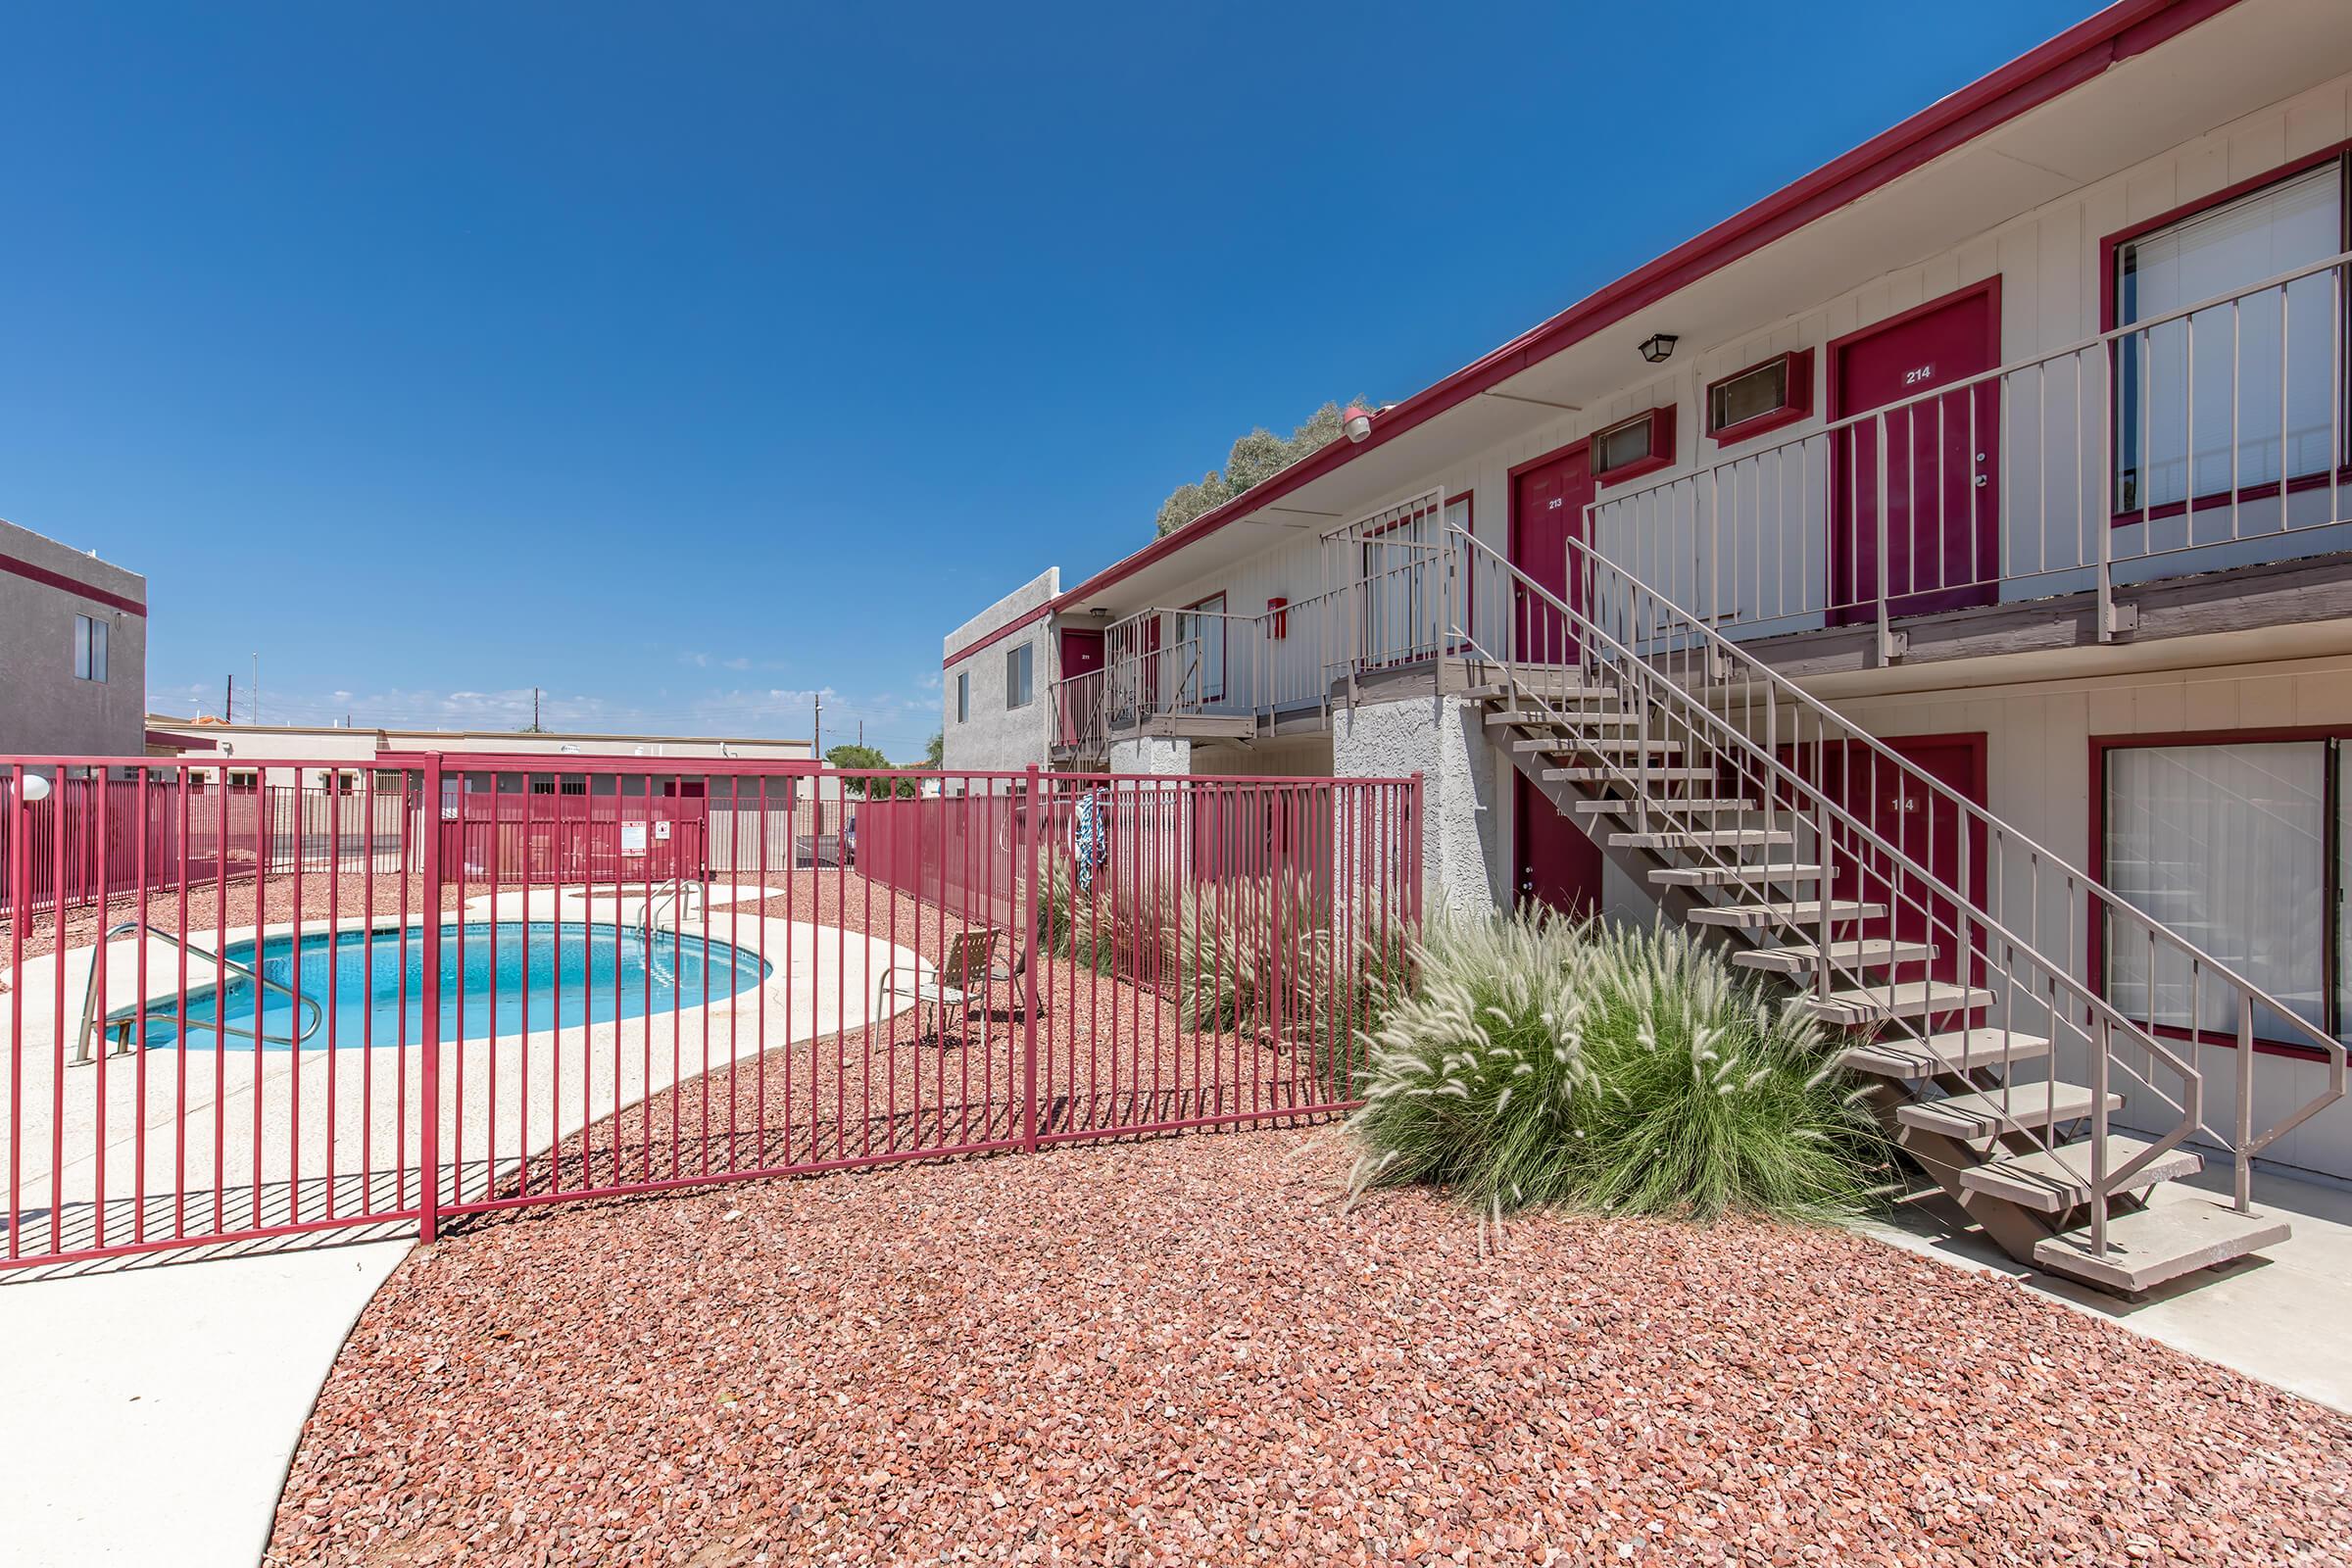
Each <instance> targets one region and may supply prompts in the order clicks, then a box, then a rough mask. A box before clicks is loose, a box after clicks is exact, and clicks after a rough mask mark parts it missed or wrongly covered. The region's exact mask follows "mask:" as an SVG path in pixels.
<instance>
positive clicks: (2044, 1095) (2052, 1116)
mask: <svg viewBox="0 0 2352 1568" xmlns="http://www.w3.org/2000/svg"><path fill="white" fill-rule="evenodd" d="M2123 1103H2124V1097H2123V1096H2121V1095H2118V1094H2110V1095H2108V1097H2107V1108H2108V1109H2109V1110H2116V1109H2119V1108H2121V1107H2122V1105H2123ZM2091 1104H2092V1096H2091V1093H2090V1091H2089V1090H2087V1089H2085V1088H2083V1087H2082V1085H2081V1084H2070V1083H2067V1082H2066V1081H2065V1080H2063V1079H2047V1078H2045V1079H2043V1080H2041V1081H2040V1082H2038V1083H2031V1084H2011V1085H2009V1086H2007V1087H2006V1088H2002V1089H1988V1090H1981V1091H1979V1092H1977V1093H1975V1094H1968V1095H1953V1096H1951V1097H1949V1098H1948V1099H1944V1100H1923V1101H1919V1102H1917V1103H1913V1104H1909V1105H1898V1106H1896V1107H1895V1112H1894V1114H1895V1119H1896V1120H1898V1121H1900V1122H1901V1123H1902V1124H1903V1125H1904V1126H1906V1127H1915V1128H1917V1129H1918V1130H1919V1131H1921V1132H1923V1133H1940V1134H1942V1135H1943V1136H1944V1137H1946V1138H1959V1139H1976V1138H1992V1137H1996V1136H1998V1135H1999V1134H2002V1133H2007V1132H2015V1131H2017V1130H2018V1129H2019V1128H2021V1127H2048V1126H2051V1125H2053V1124H2055V1123H2058V1122H2065V1121H2077V1120H2080V1119H2081V1118H2082V1117H2084V1116H2087V1115H2089V1114H2090V1111H2091Z"/></svg>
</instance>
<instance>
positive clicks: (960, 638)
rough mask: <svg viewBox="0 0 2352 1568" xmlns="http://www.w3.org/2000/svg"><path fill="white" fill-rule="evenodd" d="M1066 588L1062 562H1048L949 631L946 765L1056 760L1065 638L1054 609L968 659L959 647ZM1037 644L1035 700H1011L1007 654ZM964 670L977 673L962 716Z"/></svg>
mask: <svg viewBox="0 0 2352 1568" xmlns="http://www.w3.org/2000/svg"><path fill="white" fill-rule="evenodd" d="M1059 592H1061V568H1060V567H1059V566H1049V567H1048V568H1047V569H1046V570H1045V571H1044V572H1042V573H1040V574H1039V575H1038V576H1036V577H1033V578H1031V579H1030V580H1029V581H1027V582H1025V583H1023V584H1022V585H1021V586H1020V587H1018V588H1016V589H1014V590H1013V591H1012V592H1011V593H1009V594H1006V595H1005V597H1004V598H1002V599H1000V600H998V601H997V602H996V603H995V604H993V605H991V606H989V607H988V609H986V610H984V611H982V612H981V613H979V614H977V615H974V616H973V617H972V618H971V619H970V620H967V621H965V622H964V623H963V624H962V625H960V626H958V627H956V629H955V630H954V631H953V632H951V633H949V634H948V637H947V639H946V642H945V644H944V645H943V646H942V648H941V655H942V658H943V660H944V661H947V662H943V663H942V665H941V679H940V734H941V736H942V737H943V739H942V743H941V753H940V758H941V765H942V766H943V767H947V768H949V769H958V768H1022V767H1027V766H1029V765H1030V764H1031V763H1035V764H1036V765H1038V766H1040V767H1045V766H1050V765H1051V764H1052V762H1053V756H1052V752H1051V750H1050V743H1051V741H1052V737H1053V714H1054V681H1055V680H1056V679H1058V678H1059V677H1060V674H1061V661H1060V657H1059V654H1058V651H1057V650H1058V645H1059V639H1058V638H1057V637H1056V636H1055V635H1054V629H1053V621H1052V617H1051V616H1043V617H1040V618H1038V619H1036V620H1034V621H1032V622H1031V623H1030V624H1029V625H1027V626H1024V627H1022V629H1021V630H1019V631H1018V632H1015V633H1013V634H1011V635H1010V636H1006V637H1003V638H1000V639H998V640H997V641H996V642H993V643H990V644H989V645H988V646H987V647H986V648H982V649H979V650H977V651H976V652H974V653H972V654H970V655H968V656H966V657H965V658H962V659H955V658H954V657H953V656H954V655H955V654H956V653H957V652H958V651H959V650H962V649H965V648H968V647H970V646H971V644H972V643H974V642H975V641H977V640H979V639H980V638H982V637H986V636H987V635H988V634H989V633H991V632H993V631H995V630H997V629H998V628H999V627H1001V626H1005V625H1008V624H1011V623H1012V622H1014V621H1018V620H1020V619H1022V618H1023V617H1024V616H1029V615H1034V614H1036V613H1037V612H1038V611H1039V610H1041V609H1043V608H1044V607H1045V605H1046V604H1047V603H1048V602H1049V601H1050V600H1052V599H1053V598H1054V595H1056V594H1058V593H1059ZM1023 645H1027V646H1028V648H1029V649H1030V656H1029V657H1030V666H1029V667H1030V681H1029V690H1030V696H1029V701H1028V702H1026V703H1024V704H1022V705H1021V706H1020V707H1018V708H1013V707H1009V706H1007V704H1006V702H1005V698H1006V695H1007V694H1006V692H1005V654H1006V653H1007V652H1008V651H1009V650H1011V649H1015V648H1019V647H1021V646H1023ZM958 676H964V677H968V678H969V679H970V681H971V706H970V711H969V712H968V714H967V715H966V716H965V717H963V718H961V719H958V718H957V717H956V679H957V677H958Z"/></svg>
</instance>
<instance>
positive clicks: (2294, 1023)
mask: <svg viewBox="0 0 2352 1568" xmlns="http://www.w3.org/2000/svg"><path fill="white" fill-rule="evenodd" d="M1472 543H1477V546H1480V548H1482V550H1487V553H1489V555H1494V550H1492V548H1489V546H1484V543H1480V541H1472ZM1569 562H1571V571H1574V569H1576V564H1578V562H1581V566H1583V569H1581V573H1578V581H1581V583H1583V585H1586V602H1588V604H1593V602H1594V588H1597V585H1599V578H1601V573H1606V576H1609V578H1616V581H1621V583H1623V585H1625V588H1628V590H1630V595H1625V602H1628V607H1630V600H1633V595H1646V597H1648V600H1651V604H1653V607H1658V609H1660V612H1665V613H1670V615H1672V625H1670V627H1668V632H1670V637H1672V639H1675V642H1680V644H1687V647H1698V649H1705V654H1707V662H1705V670H1707V672H1710V679H1712V670H1715V667H1717V665H1729V667H1734V670H1739V672H1740V674H1742V677H1745V679H1750V682H1762V684H1764V689H1766V691H1769V694H1771V696H1774V701H1788V703H1792V706H1797V708H1799V710H1804V712H1809V714H1811V717H1813V719H1816V721H1818V724H1821V726H1823V729H1825V731H1837V738H1839V743H1844V745H1853V748H1863V750H1865V753H1868V755H1870V757H1872V764H1875V766H1882V764H1884V766H1888V768H1893V773H1895V776H1898V778H1903V780H1905V790H1910V788H1922V790H1927V792H1929V795H1934V797H1936V800H1940V802H1942V804H1945V807H1947V809H1952V811H1954V813H1957V815H1959V820H1964V823H1974V825H1978V827H1981V830H1983V832H1985V835H1987V839H1989V837H1999V839H2006V842H2009V844H2011V847H2016V849H2018V851H2023V854H2025V856H2028V858H2030V860H2034V862H2039V867H2046V870H2048V872H2051V874H2053V877H2058V879H2060V882H2063V884H2065V889H2070V891H2080V894H2082V896H2083V901H2086V907H2088V909H2091V914H2093V921H2091V926H2088V929H2086V933H2083V936H2086V938H2091V941H2105V938H2110V931H2112V924H2119V926H2127V929H2129V931H2131V933H2133V938H2135V941H2140V938H2145V943H2147V948H2150V961H2147V1010H2150V1018H2147V1022H2145V1025H2142V1022H2140V1020H2133V1018H2131V1015H2129V1013H2122V1008H2117V1006H2112V1004H2107V1002H2105V997H2098V1008H2100V1013H2107V1015H2110V1020H2119V1022H2124V1025H2127V1027H2129V1030H2131V1034H2135V1037H2138V1044H2140V1049H2157V1051H2159V1054H2162V1055H2166V1057H2171V1060H2176V1062H2178V1060H2180V1057H2176V1055H2174V1054H2171V1051H2164V1049H2162V1046H2157V1034H2159V1030H2169V1027H2174V1025H2157V1022H2154V1010H2157V990H2159V971H2157V948H2162V950H2166V953H2169V955H2171V956H2174V959H2176V961H2180V964H2185V966H2187V971H2189V976H2192V980H2189V997H2192V1002H2189V1013H2187V1020H2189V1022H2187V1025H2185V1034H2187V1037H2189V1042H2201V1039H2206V1037H2209V1034H2211V1032H2209V1030H2206V1027H2204V1025H2201V1022H2199V1018H2201V1010H2199V1008H2197V999H2199V983H2201V980H2204V978H2213V980H2218V983H2223V985H2225V987H2229V990H2234V992H2236V1008H2234V1013H2236V1049H2239V1057H2236V1116H2234V1121H2236V1128H2234V1136H2232V1138H2223V1136H2221V1133H2218V1131H2216V1128H2206V1131H2209V1133H2213V1136H2216V1140H2221V1143H2223V1145H2225V1148H2229V1152H2232V1156H2234V1163H2236V1168H2234V1178H2236V1180H2234V1201H2236V1208H2239V1210H2246V1208H2248V1206H2251V1190H2248V1187H2251V1159H2253V1156H2256V1154H2260V1152H2263V1150H2268V1148H2272V1145H2275V1143H2277V1140H2279V1138H2281V1136H2286V1133H2288V1131H2293V1128H2295V1126H2303V1124H2305V1121H2307V1119H2310V1116H2315V1114H2319V1112H2322V1109H2327V1107H2328V1104H2333V1103H2335V1101H2340V1098H2342V1096H2345V1055H2347V1054H2345V1046H2342V1042H2338V1039H2333V1037H2330V1034H2328V1032H2327V1030H2319V1027H2317V1025H2312V1022H2307V1020H2305V1018H2300V1015H2298V1013H2295V1010H2293V1008H2288V1004H2286V1002H2281V999H2279V997H2275V995H2270V992H2268V990H2263V987H2260V985H2256V983H2253V980H2248V978H2246V976H2244V973H2239V971H2236V968H2232V966H2229V964H2225V961H2221V959H2218V956H2213V955H2211V953H2206V950H2204V948H2199V945H2197V943H2192V941H2189V938H2185V936H2182V933H2178V931H2174V929H2171V926H2166V924H2164V921H2159V919H2157V917H2152V914H2147V912H2145V909H2140V907H2135V906H2131V903H2129V901H2127V898H2124V896H2122V894H2117V891H2115V889H2110V886H2107V884H2103V882H2100V879H2098V877H2091V874H2088V872H2086V870H2082V867H2077V865H2072V862H2070V860H2068V858H2065V856H2060V854H2056V851H2051V849H2048V847H2046V844H2041V842H2036V839H2033V837H2030V835H2025V832H2021V830H2018V827H2013V825H2011V823H2006V820H2004V818H1997V815H1994V813H1992V811H1989V809H1985V807H1978V804H1976V802H1971V800H1966V797H1964V795H1959V792H1957V790H1952V788H1950V785H1945V783H1942V780H1940V778H1934V776H1931V773H1924V771H1922V768H1917V766H1915V764H1910V761H1907V760H1905V757H1900V755H1898V753H1893V750H1891V748H1888V745H1884V743H1882V741H1880V738H1875V736H1870V733H1868V731H1863V729H1860V726H1858V724H1853V721H1851V719H1846V717H1841V714H1839V712H1837V710H1835V708H1830V706H1825V703H1821V701H1818V698H1813V696H1811V694H1806V691H1804V689H1801V686H1797V684H1794V682H1789V679H1788V677H1786V674H1781V672H1776V670H1771V667H1769V665H1764V662H1762V661H1759V659H1754V656H1752V654H1747V651H1745V649H1740V647H1739V644H1736V642H1734V639H1729V637H1724V635H1722V632H1719V630H1715V627H1712V625H1707V623H1705V620H1703V618H1698V615H1693V613H1691V612H1687V609H1682V607H1680V604H1675V602H1672V600H1668V597H1665V595H1660V592H1658V590H1656V588H1651V585H1648V583H1644V581H1642V578H1637V576H1635V573H1633V571H1625V569H1623V566H1621V564H1616V562H1611V560H1606V558H1604V555H1599V550H1594V548H1590V546H1586V543H1583V541H1581V538H1574V536H1571V538H1569ZM1505 564H1507V562H1505ZM1545 597H1552V595H1545ZM1554 604H1557V597H1554ZM1559 609H1564V612H1566V609H1569V607H1564V604H1562V607H1559ZM1569 613H1576V615H1578V620H1586V623H1590V625H1593V630H1597V632H1599V630H1601V627H1599V625H1597V623H1593V620H1590V615H1588V613H1578V612H1569ZM1604 635H1606V632H1604ZM1611 642H1613V644H1616V639H1613V637H1611ZM1616 647H1618V649H1621V651H1623V654H1625V656H1628V659H1633V661H1640V662H1642V665H1648V662H1651V659H1648V656H1646V654H1640V651H1637V649H1630V647H1623V644H1616ZM1712 684H1719V682H1712ZM1774 761H1778V760H1774ZM1781 771H1786V768H1781ZM1905 858H1907V856H1905ZM1962 907H1966V901H1962ZM1974 919H1983V921H1985V924H1987V929H1992V926H1997V921H1992V919H1989V917H1985V912H1983V909H1971V921H1974ZM2028 950H2030V945H2028ZM2039 961H2041V964H2046V966H2048V959H2039ZM2053 973H2056V976H2063V978H2065V980H2068V987H2070V990H2072V992H2077V995H2082V997H2095V992H2088V990H2086V987H2083V985H2080V983H2075V980H2072V971H2068V968H2058V966H2053ZM2258 1008H2268V1010H2270V1013H2272V1015H2275V1018H2279V1020H2283V1022H2286V1025H2288V1027H2293V1030H2295V1032H2298V1034H2300V1037H2303V1039H2305V1042H2307V1046H2310V1049H2312V1051H2317V1054H2322V1055H2324V1057H2327V1062H2328V1081H2327V1089H2322V1091H2319V1093H2315V1096H2312V1098H2310V1101H2305V1103H2303V1104H2298V1107H2293V1109H2291V1112H2286V1114H2281V1116H2279V1119H2277V1121H2272V1124H2270V1126H2268V1128H2265V1131H2260V1133H2256V1131H2253V1126H2251V1116H2253V1096H2251V1074H2253V1015H2256V1010H2258ZM2182 1065H2185V1062H2182ZM2189 1069H2192V1072H2197V1069H2194V1067H2189ZM2199 1077H2201V1072H2199ZM2100 1121H2103V1116H2100ZM2199 1126H2201V1121H2199ZM2103 1131H2105V1128H2100V1136H2103ZM2166 1148H2171V1145H2166V1143H2159V1145H2157V1148H2152V1150H2147V1152H2142V1154H2140V1156H2138V1159H2133V1161H2131V1163H2129V1166H2127V1168H2124V1171H2122V1173H2119V1175H2117V1178H2112V1180H2115V1187H2117V1190H2119V1187H2122V1180H2124V1178H2129V1175H2135V1173H2138V1168H2142V1166H2145V1163H2147V1161H2150V1159H2154V1156H2157V1154H2162V1152H2164V1150H2166Z"/></svg>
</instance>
